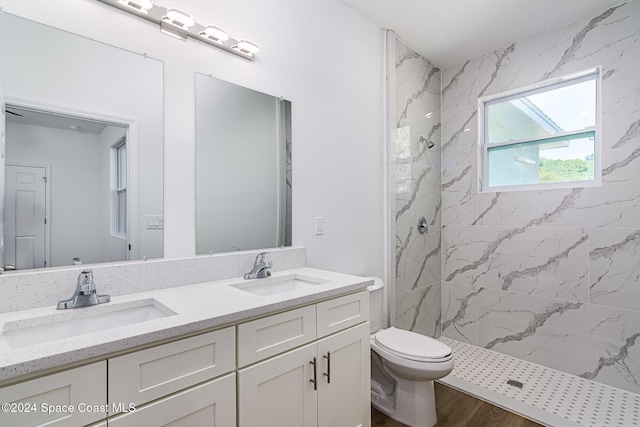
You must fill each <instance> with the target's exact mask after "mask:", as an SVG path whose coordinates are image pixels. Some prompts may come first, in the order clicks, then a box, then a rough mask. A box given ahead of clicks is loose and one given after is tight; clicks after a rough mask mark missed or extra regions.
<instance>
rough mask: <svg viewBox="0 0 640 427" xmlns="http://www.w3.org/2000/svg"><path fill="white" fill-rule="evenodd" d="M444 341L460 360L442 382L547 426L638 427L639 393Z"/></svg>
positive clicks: (444, 339)
mask: <svg viewBox="0 0 640 427" xmlns="http://www.w3.org/2000/svg"><path fill="white" fill-rule="evenodd" d="M441 341H443V342H444V343H445V344H447V345H448V346H449V347H451V349H452V350H453V354H454V356H455V360H456V366H455V368H454V369H453V371H452V372H451V374H449V375H448V376H446V377H444V378H442V379H441V380H440V381H441V382H442V383H445V384H449V385H451V386H453V387H456V388H459V389H461V390H463V391H468V392H469V393H471V394H474V395H476V396H478V397H479V398H481V399H484V400H487V401H489V402H492V400H493V402H492V403H494V404H498V405H499V406H503V407H505V408H506V409H509V410H512V411H513V412H517V413H520V414H521V415H524V416H526V417H529V418H532V419H534V420H536V421H538V422H541V423H543V424H547V425H553V426H560V425H566V426H586V427H602V426H619V427H629V426H640V395H638V394H635V393H631V392H628V391H625V390H621V389H618V388H615V387H611V386H607V385H605V384H601V383H598V382H595V381H591V380H587V379H584V378H581V377H578V376H575V375H571V374H567V373H565V372H561V371H557V370H555V369H551V368H547V367H544V366H541V365H537V364H535V363H530V362H527V361H524V360H521V359H518V358H515V357H511V356H507V355H505V354H502V353H497V352H495V351H492V350H487V349H484V348H482V347H477V346H473V345H469V344H465V343H462V342H459V341H455V340H451V339H448V338H441ZM513 378H518V379H519V380H514V379H513ZM525 384H526V385H527V387H526V388H524V385H525ZM465 387H467V388H468V389H469V390H466V389H465ZM543 411H544V412H543Z"/></svg>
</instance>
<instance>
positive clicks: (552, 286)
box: [443, 226, 588, 302]
mask: <svg viewBox="0 0 640 427" xmlns="http://www.w3.org/2000/svg"><path fill="white" fill-rule="evenodd" d="M587 241H588V235H587V234H586V232H585V230H584V229H582V228H566V229H564V228H562V229H560V228H548V227H521V228H505V227H479V226H473V227H464V226H447V227H445V228H444V229H443V265H444V270H443V277H444V278H445V280H446V281H447V282H456V283H462V284H466V285H472V286H479V287H483V288H497V289H502V290H504V291H506V290H509V291H512V292H520V293H526V294H532V295H542V296H549V297H554V298H560V299H564V300H569V301H585V302H586V301H587V298H588V288H587V280H588V277H587V276H588V264H587V251H588V244H587Z"/></svg>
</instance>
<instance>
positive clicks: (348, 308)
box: [316, 291, 369, 338]
mask: <svg viewBox="0 0 640 427" xmlns="http://www.w3.org/2000/svg"><path fill="white" fill-rule="evenodd" d="M316 309H317V314H318V320H317V323H318V333H317V335H318V338H322V337H326V336H327V335H331V334H333V333H336V332H338V331H341V330H343V329H347V328H349V327H351V326H354V325H357V324H358V323H362V322H366V321H367V320H369V292H368V291H362V292H358V293H357V294H351V295H346V296H344V297H340V298H336V299H332V300H329V301H324V302H321V303H319V304H317V305H316Z"/></svg>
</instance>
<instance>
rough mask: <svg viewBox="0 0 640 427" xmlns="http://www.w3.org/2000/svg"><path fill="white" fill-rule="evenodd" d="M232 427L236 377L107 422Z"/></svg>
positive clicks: (118, 426) (120, 426) (113, 425)
mask: <svg viewBox="0 0 640 427" xmlns="http://www.w3.org/2000/svg"><path fill="white" fill-rule="evenodd" d="M160 425H161V426H164V427H169V426H171V427H193V426H198V427H214V426H215V427H234V426H235V425H236V374H229V375H227V376H224V377H222V378H218V379H216V380H213V381H209V382H207V383H204V384H201V385H199V386H196V387H193V388H190V389H188V390H185V391H182V392H180V393H176V394H174V395H171V396H169V397H167V398H164V399H160V400H156V401H155V402H153V403H149V404H148V405H144V406H142V407H140V408H136V410H135V411H134V412H129V413H127V414H122V415H118V416H116V417H113V418H109V427H139V426H160Z"/></svg>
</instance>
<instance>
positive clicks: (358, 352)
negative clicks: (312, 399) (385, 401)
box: [318, 322, 371, 427]
mask: <svg viewBox="0 0 640 427" xmlns="http://www.w3.org/2000/svg"><path fill="white" fill-rule="evenodd" d="M369 352H370V347H369V322H365V323H362V324H360V325H358V326H355V327H353V328H351V329H347V330H345V331H343V332H339V333H337V334H335V335H332V336H330V337H328V338H324V339H322V340H320V341H318V358H319V361H320V363H319V369H320V371H319V373H318V379H319V381H318V427H356V426H366V427H368V426H370V425H371V408H370V405H371V391H370V381H371V379H370V378H371V373H370V363H371V361H370V355H369Z"/></svg>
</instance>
